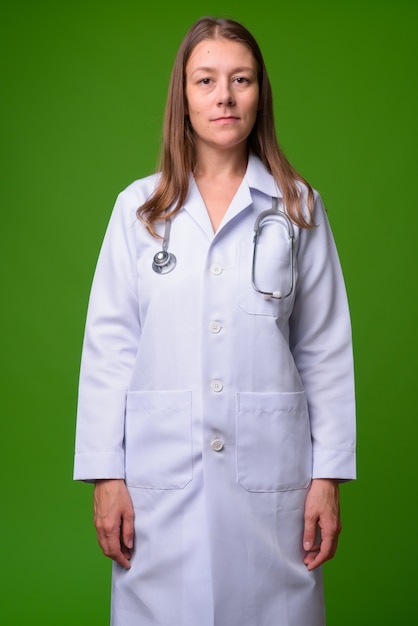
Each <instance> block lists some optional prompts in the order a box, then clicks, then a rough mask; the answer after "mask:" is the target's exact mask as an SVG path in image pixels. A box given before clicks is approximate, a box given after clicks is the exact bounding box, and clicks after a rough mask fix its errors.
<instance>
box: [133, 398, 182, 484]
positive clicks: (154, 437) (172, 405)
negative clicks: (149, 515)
mask: <svg viewBox="0 0 418 626" xmlns="http://www.w3.org/2000/svg"><path fill="white" fill-rule="evenodd" d="M191 406H192V395H191V392H190V391H132V392H130V393H128V398H127V405H126V424H125V465H126V468H125V470H126V483H127V484H128V485H129V486H131V487H143V488H146V489H182V488H183V487H185V486H186V485H187V484H188V483H189V482H190V481H191V480H192V477H193V476H192V472H193V467H192V434H191V430H192V418H191Z"/></svg>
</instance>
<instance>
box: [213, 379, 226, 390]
mask: <svg viewBox="0 0 418 626" xmlns="http://www.w3.org/2000/svg"><path fill="white" fill-rule="evenodd" d="M210 388H211V389H212V391H215V392H216V393H219V392H220V391H222V389H223V388H224V386H223V384H222V383H221V381H220V380H212V382H211V384H210Z"/></svg>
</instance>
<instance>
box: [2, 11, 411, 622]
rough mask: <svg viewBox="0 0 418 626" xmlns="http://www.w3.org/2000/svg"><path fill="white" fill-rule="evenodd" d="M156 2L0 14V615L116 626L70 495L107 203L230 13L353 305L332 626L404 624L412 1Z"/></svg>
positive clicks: (82, 506)
mask: <svg viewBox="0 0 418 626" xmlns="http://www.w3.org/2000/svg"><path fill="white" fill-rule="evenodd" d="M167 5H168V6H169V7H175V8H168V9H167V10H166V11H164V10H163V9H162V8H161V6H160V5H159V4H158V3H147V5H146V6H145V7H144V3H141V2H139V1H138V0H137V1H136V2H134V1H132V0H118V1H116V0H114V1H110V0H104V1H102V2H99V1H97V0H84V1H81V0H71V1H69V0H68V1H61V2H60V1H59V0H56V2H51V1H49V2H48V1H46V0H38V1H37V2H35V1H33V2H30V1H29V0H26V1H25V0H20V1H19V0H15V2H14V3H11V2H3V3H2V8H1V9H0V47H1V50H0V59H1V61H0V62H1V65H2V68H1V91H2V95H1V99H0V124H1V170H0V172H1V184H0V207H1V218H0V220H1V221H0V223H1V226H0V235H1V242H0V254H1V259H0V272H1V307H0V311H1V355H2V358H1V367H2V372H1V374H2V375H1V386H2V391H1V394H0V411H1V414H0V417H1V420H0V428H1V431H0V432H1V449H2V454H1V463H2V471H1V480H2V486H1V492H0V493H1V509H0V510H1V514H0V520H1V522H0V523H1V528H0V532H1V538H2V541H1V545H2V548H1V559H2V570H3V576H2V583H1V601H0V622H1V623H2V624H5V625H7V626H15V625H19V626H20V625H27V624H32V623H38V622H39V623H41V624H43V625H44V626H46V625H54V626H56V625H57V624H58V625H60V626H64V625H74V624H77V626H96V625H97V626H99V625H100V626H101V625H105V624H107V623H108V606H109V574H110V569H109V562H108V561H107V560H106V559H105V558H104V557H102V556H101V554H100V551H99V548H98V547H97V545H96V540H95V533H94V529H93V526H92V521H91V511H92V504H91V487H90V486H87V485H83V484H78V483H73V482H72V456H73V443H74V422H75V404H76V390H77V376H78V365H79V359H80V349H81V340H82V332H83V325H84V317H85V312H86V305H87V298H88V292H89V287H90V282H91V278H92V272H93V269H94V264H95V261H96V258H97V253H98V249H99V245H100V242H101V239H102V236H103V232H104V229H105V226H106V223H107V220H108V218H109V214H110V211H111V208H112V206H113V202H114V200H115V197H116V194H117V193H118V192H119V191H120V190H121V189H122V188H124V187H125V186H126V185H127V184H128V183H130V182H131V181H132V180H134V179H135V178H139V177H141V176H144V175H146V174H148V173H150V172H151V171H153V170H154V166H155V163H156V159H157V153H158V146H159V140H160V128H161V117H162V113H163V108H164V103H165V95H166V90H167V81H168V77H169V73H170V69H171V64H172V61H173V57H174V54H175V51H176V49H177V46H178V44H179V43H180V40H181V39H182V37H183V35H184V33H185V31H186V30H187V28H188V27H189V25H190V24H191V23H192V22H193V21H194V20H195V19H196V18H197V17H199V16H200V15H203V14H224V15H225V14H227V15H230V16H232V17H235V18H236V19H239V20H241V21H243V22H244V23H245V24H246V25H247V26H248V27H249V28H250V30H251V31H252V32H253V33H254V34H255V36H256V37H257V39H258V40H259V43H260V45H261V47H262V49H263V51H264V53H265V58H266V63H267V66H268V69H269V73H270V76H271V80H272V83H273V89H274V93H275V106H276V116H277V127H278V133H279V137H280V139H281V143H282V145H283V147H284V149H285V151H286V152H287V154H288V156H289V157H290V159H291V160H292V161H293V163H294V164H295V166H296V167H297V168H298V169H299V170H300V171H301V172H302V174H303V175H304V176H305V177H306V178H308V179H309V180H310V182H311V183H312V184H313V185H314V186H315V187H316V188H318V189H319V190H320V191H321V193H322V195H323V198H324V200H325V202H326V205H327V207H328V212H329V216H330V220H331V223H332V226H333V229H334V234H335V237H336V240H337V244H338V247H339V251H340V255H341V259H342V263H343V266H344V271H345V276H346V282H347V288H348V292H349V297H350V303H351V310H352V318H353V330H354V339H355V356H356V375H357V393H358V431H359V444H358V453H359V462H358V470H359V479H358V481H357V482H356V483H351V484H347V485H343V487H342V512H343V524H344V531H343V534H342V536H341V541H340V549H339V553H338V555H337V557H336V559H335V560H334V561H333V562H331V563H329V564H327V565H326V567H325V576H326V585H327V599H328V615H329V626H345V625H347V626H352V625H353V624H356V625H357V626H363V625H364V626H374V625H378V626H386V625H388V626H394V625H396V626H402V625H406V626H412V625H413V624H416V623H418V605H417V603H416V599H415V595H416V591H414V590H415V589H416V574H415V566H416V561H417V556H418V554H417V552H418V551H417V543H416V541H415V537H414V532H415V527H416V523H417V504H416V484H417V469H416V453H415V448H416V443H417V435H418V426H417V422H418V420H417V409H416V402H415V399H414V398H415V396H414V393H415V392H413V388H414V386H415V384H416V382H415V379H416V376H417V370H418V368H417V364H416V354H417V348H418V345H417V326H418V322H417V320H418V311H417V308H418V306H417V301H418V300H417V296H416V287H417V248H418V245H417V242H418V239H417V221H418V220H417V198H416V189H415V185H416V181H417V175H416V165H417V159H416V141H417V122H416V118H417V108H418V107H417V97H416V96H417V58H418V49H417V48H418V46H417V39H418V38H417V34H416V30H417V17H418V4H417V3H413V2H412V1H411V2H408V1H407V0H393V1H392V2H388V1H387V0H380V1H378V0H376V1H372V0H370V1H367V0H364V1H363V2H360V1H359V0H349V1H344V0H342V1H340V2H338V1H334V2H326V1H325V0H316V1H315V2H314V1H311V2H307V1H304V0H299V1H298V2H296V1H295V2H291V1H289V0H288V1H287V2H285V1H284V0H276V2H274V3H273V2H270V1H268V0H266V1H264V2H263V1H260V2H257V3H254V2H244V1H243V0H224V2H220V1H217V0H213V1H212V2H206V1H205V0H202V1H201V2H194V1H193V2H192V1H188V2H186V1H185V2H182V3H167ZM196 626H198V625H196ZM231 626H236V625H231ZM272 626H273V625H272ZM300 626H304V625H302V624H301V625H300Z"/></svg>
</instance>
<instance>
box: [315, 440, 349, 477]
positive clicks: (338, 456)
mask: <svg viewBox="0 0 418 626" xmlns="http://www.w3.org/2000/svg"><path fill="white" fill-rule="evenodd" d="M312 478H334V479H337V480H340V481H341V482H343V481H346V480H354V479H355V478H356V452H355V451H354V450H351V449H343V450H326V449H323V448H322V449H321V450H319V451H316V452H315V453H314V460H313V467H312Z"/></svg>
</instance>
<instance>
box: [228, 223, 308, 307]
mask: <svg viewBox="0 0 418 626" xmlns="http://www.w3.org/2000/svg"><path fill="white" fill-rule="evenodd" d="M253 259H254V246H253V242H252V240H251V241H246V242H242V243H241V246H240V249H239V259H238V305H239V306H240V307H241V309H242V310H243V311H245V312H246V313H248V314H250V315H270V316H273V317H276V318H282V319H288V317H289V316H290V314H291V312H292V308H293V300H294V282H295V280H296V271H295V267H294V261H293V263H292V247H291V241H290V240H289V237H288V236H287V231H286V230H285V229H284V228H283V225H281V224H280V223H278V222H274V221H272V222H271V223H270V224H269V225H267V226H266V227H264V228H263V231H262V234H261V237H260V239H259V241H258V243H257V249H256V258H255V263H254V271H253ZM253 277H254V284H255V286H256V287H257V289H259V290H260V291H264V292H268V293H270V292H275V291H276V292H277V291H279V292H280V293H281V294H282V296H287V294H289V293H290V295H288V296H287V297H282V298H272V297H268V296H267V297H266V296H265V295H263V294H262V293H259V292H258V291H257V290H256V289H255V288H254V286H253V284H252V279H253ZM292 287H293V288H292Z"/></svg>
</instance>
